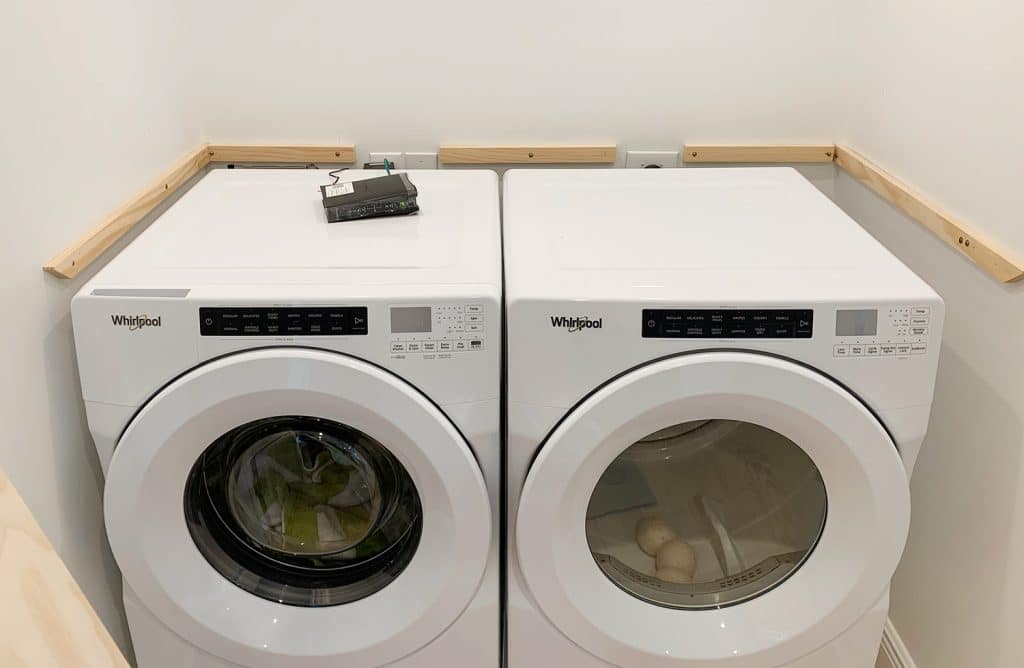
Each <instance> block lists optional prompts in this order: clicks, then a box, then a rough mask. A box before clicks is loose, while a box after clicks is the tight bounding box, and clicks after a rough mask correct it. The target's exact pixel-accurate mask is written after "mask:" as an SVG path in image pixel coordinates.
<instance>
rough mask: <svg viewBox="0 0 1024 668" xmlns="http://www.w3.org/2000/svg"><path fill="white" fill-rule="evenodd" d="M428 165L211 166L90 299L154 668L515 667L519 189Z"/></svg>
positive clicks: (83, 349) (144, 653) (85, 340)
mask: <svg viewBox="0 0 1024 668" xmlns="http://www.w3.org/2000/svg"><path fill="white" fill-rule="evenodd" d="M379 175H380V172H359V171H351V172H345V173H343V174H341V179H342V180H343V181H347V180H354V179H361V178H368V177H372V176H379ZM409 175H410V178H411V180H412V181H413V183H414V184H415V185H416V186H417V188H418V190H419V205H420V211H419V213H417V214H415V215H409V216H399V217H390V218H377V219H366V220H357V221H350V222H344V223H337V224H328V223H327V222H326V221H325V217H324V212H323V209H322V205H321V198H320V192H319V186H320V185H321V184H324V183H330V182H331V179H330V178H329V177H328V175H327V172H326V171H323V170H281V169H278V170H215V171H212V172H210V173H209V174H208V175H206V176H205V177H204V178H203V179H202V180H201V181H200V182H199V183H198V184H197V185H196V186H195V187H194V188H193V189H192V190H190V191H189V192H187V193H186V194H185V195H184V196H183V197H182V198H181V199H180V200H179V201H177V202H176V203H174V204H173V205H172V206H171V207H170V209H169V210H168V211H167V212H166V213H164V214H163V215H162V216H161V217H160V218H158V219H157V220H156V221H155V222H154V223H153V225H152V226H151V227H149V228H148V229H147V230H146V231H145V232H143V233H142V234H141V235H140V236H139V237H138V238H137V239H135V240H134V241H133V242H132V243H131V244H130V245H129V246H128V247H127V248H126V249H125V250H124V251H123V252H121V253H120V254H119V255H118V256H117V257H116V258H114V259H113V260H112V261H111V262H110V264H109V265H108V266H106V267H105V268H104V269H102V270H101V271H100V272H99V273H98V274H97V275H96V276H95V277H94V278H93V279H92V280H91V281H89V282H88V284H87V285H85V286H84V287H83V289H82V290H81V292H80V293H79V294H78V295H77V296H76V297H75V299H74V300H73V303H72V314H73V319H74V329H75V340H76V346H77V352H78V362H79V369H80V375H81V382H82V389H83V394H84V398H85V404H86V409H87V417H88V423H89V429H90V431H91V432H92V434H93V437H94V439H95V442H96V446H97V449H98V451H99V455H100V460H101V462H102V465H103V469H104V471H105V474H106V482H105V494H104V511H105V515H106V527H107V533H108V535H109V540H110V546H111V549H112V551H113V554H114V557H115V559H116V561H117V564H118V566H119V567H120V569H121V572H122V574H123V577H124V601H125V607H126V610H127V615H128V622H129V627H130V630H131V634H132V640H133V643H134V646H135V651H136V654H137V657H138V661H139V665H140V666H141V667H142V668H171V667H173V668H180V667H181V666H190V667H192V668H224V667H227V666H257V667H270V666H274V667H277V666H289V667H295V668H305V667H310V668H312V667H327V666H345V667H357V666H359V667H369V666H385V665H387V666H396V667H400V668H412V667H418V666H438V665H474V666H497V665H498V663H499V654H500V641H499V633H500V581H499V558H498V554H499V553H498V542H497V541H498V530H497V521H498V516H497V509H498V506H499V500H498V490H499V479H500V443H499V420H500V351H501V318H502V313H501V251H500V243H501V240H500V219H499V204H498V180H497V176H496V175H495V174H494V173H493V172H487V171H449V172H440V171H422V172H415V171H414V172H410V173H409Z"/></svg>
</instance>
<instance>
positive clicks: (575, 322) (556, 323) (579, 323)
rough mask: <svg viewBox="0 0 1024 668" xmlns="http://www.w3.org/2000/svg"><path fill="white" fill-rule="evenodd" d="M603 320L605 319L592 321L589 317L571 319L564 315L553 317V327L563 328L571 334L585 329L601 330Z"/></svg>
mask: <svg viewBox="0 0 1024 668" xmlns="http://www.w3.org/2000/svg"><path fill="white" fill-rule="evenodd" d="M602 320H604V318H597V319H595V320H592V319H590V318H587V317H578V318H569V317H566V316H564V315H553V316H551V326H552V327H561V328H563V329H565V330H566V331H569V332H581V331H583V330H584V329H601V324H602Z"/></svg>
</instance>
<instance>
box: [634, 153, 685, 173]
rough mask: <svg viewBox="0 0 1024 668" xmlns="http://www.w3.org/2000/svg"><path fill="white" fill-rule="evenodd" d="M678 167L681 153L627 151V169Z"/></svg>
mask: <svg viewBox="0 0 1024 668" xmlns="http://www.w3.org/2000/svg"><path fill="white" fill-rule="evenodd" d="M655 165H656V166H658V167H678V166H679V151H626V167H627V168H630V169H645V168H648V167H654V166H655Z"/></svg>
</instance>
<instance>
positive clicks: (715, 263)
mask: <svg viewBox="0 0 1024 668" xmlns="http://www.w3.org/2000/svg"><path fill="white" fill-rule="evenodd" d="M505 178H506V180H505V192H504V197H503V202H504V204H503V206H504V230H505V232H504V235H505V271H506V299H507V312H506V323H507V328H508V334H507V363H508V375H507V386H508V397H507V401H508V418H507V425H508V427H507V428H508V439H507V442H508V445H507V448H508V490H509V503H508V518H507V522H508V536H509V540H508V543H509V544H508V559H509V567H508V576H507V577H508V612H507V624H508V628H507V634H508V664H509V666H511V667H512V668H523V667H531V666H535V665H557V666H564V667H567V668H570V667H571V668H597V667H598V666H623V667H632V666H651V667H663V668H686V667H689V668H697V667H700V668H705V667H711V666H720V667H722V668H733V667H736V668H739V667H748V668H754V667H756V668H775V667H780V666H787V667H789V668H870V666H873V665H874V661H875V657H876V655H877V652H878V645H879V640H880V636H881V632H882V626H883V624H884V620H885V617H886V612H887V607H888V590H889V581H890V578H891V577H892V574H893V572H894V570H895V568H896V565H897V563H898V562H899V559H900V556H901V553H902V550H903V546H904V543H905V540H906V537H907V531H908V526H909V520H910V496H909V489H908V477H909V474H910V470H911V468H912V466H913V463H914V459H915V457H916V454H917V452H918V449H919V447H920V444H921V440H922V439H923V437H924V434H925V429H926V426H927V422H928V415H929V410H930V404H931V399H932V389H933V383H934V378H935V372H936V366H937V361H938V353H939V342H940V336H941V326H942V316H943V304H942V301H941V300H940V299H939V298H938V296H937V295H936V294H935V293H934V292H933V291H932V290H931V289H930V288H929V287H928V286H927V285H926V284H924V283H923V282H922V281H921V280H920V279H919V278H918V277H916V276H915V275H914V274H913V273H911V272H910V271H909V270H908V269H907V268H906V267H905V266H903V265H902V264H901V263H900V262H899V261H898V260H896V258H894V257H893V256H892V255H891V254H889V253H888V252H887V251H886V250H885V249H884V248H882V247H881V246H880V245H879V244H878V243H877V242H876V241H875V240H874V239H872V238H871V237H870V236H869V235H868V234H867V233H866V232H865V231H864V230H863V229H861V228H860V227H859V226H858V225H857V224H856V223H855V222H854V221H852V220H851V219H849V218H848V217H847V216H846V215H845V214H843V213H842V212H841V211H840V210H839V209H838V208H836V207H835V206H834V205H833V204H832V203H831V202H830V201H829V200H828V199H826V198H825V197H824V196H823V195H822V194H821V193H819V192H818V191H817V190H816V189H815V188H814V187H813V186H811V184H810V183H808V182H807V181H805V180H804V179H803V178H802V177H801V176H800V175H799V174H798V173H797V172H795V171H793V170H790V169H677V170H656V171H648V170H586V171H577V170H565V171H563V170H558V171H544V172H541V171H513V172H510V173H508V174H507V175H506V177H505Z"/></svg>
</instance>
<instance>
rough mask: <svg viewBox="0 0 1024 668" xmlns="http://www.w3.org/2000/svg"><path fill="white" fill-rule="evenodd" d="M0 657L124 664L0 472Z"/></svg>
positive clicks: (9, 661) (108, 666) (39, 662)
mask: <svg viewBox="0 0 1024 668" xmlns="http://www.w3.org/2000/svg"><path fill="white" fill-rule="evenodd" d="M0 623H2V624H3V629H4V630H3V633H0V657H3V660H2V661H0V663H3V665H5V666H93V667H95V668H100V667H101V666H102V667H105V668H128V662H127V661H125V658H124V657H123V656H122V655H121V652H120V650H119V649H118V648H117V645H116V644H115V643H114V640H113V638H111V637H110V634H109V633H108V632H107V629H106V628H105V627H104V626H103V622H101V621H100V619H99V617H98V616H97V615H96V612H95V611H94V610H93V608H92V606H91V605H89V601H88V600H86V598H85V596H84V595H83V594H82V590H81V589H80V588H79V587H78V583H77V582H75V580H74V578H72V577H71V573H69V572H68V569H67V567H66V566H65V565H64V562H63V561H62V560H61V558H60V556H59V555H58V554H57V553H56V552H55V551H54V549H53V546H52V545H51V544H50V541H48V540H47V539H46V536H45V535H44V534H43V531H42V529H40V528H39V525H38V524H36V521H35V518H34V517H33V516H32V513H31V512H29V509H28V508H27V507H26V506H25V502H24V501H22V499H21V496H20V495H19V494H18V492H17V490H16V489H14V486H13V485H11V483H10V482H9V481H8V480H7V478H6V476H5V475H4V473H3V471H0Z"/></svg>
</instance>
